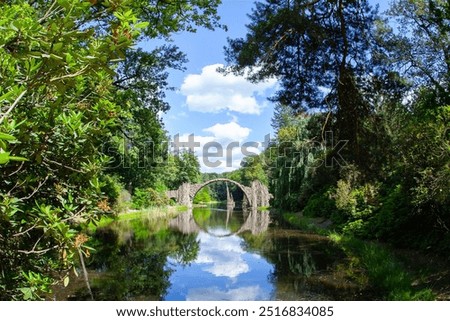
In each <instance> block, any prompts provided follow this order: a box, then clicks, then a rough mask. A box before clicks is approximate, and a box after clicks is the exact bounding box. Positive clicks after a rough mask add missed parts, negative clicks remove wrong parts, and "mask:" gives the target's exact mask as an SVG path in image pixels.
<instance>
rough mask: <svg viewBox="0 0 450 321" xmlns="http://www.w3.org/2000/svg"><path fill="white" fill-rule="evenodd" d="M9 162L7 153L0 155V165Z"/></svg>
mask: <svg viewBox="0 0 450 321" xmlns="http://www.w3.org/2000/svg"><path fill="white" fill-rule="evenodd" d="M7 162H9V152H3V153H0V165H3V164H6V163H7Z"/></svg>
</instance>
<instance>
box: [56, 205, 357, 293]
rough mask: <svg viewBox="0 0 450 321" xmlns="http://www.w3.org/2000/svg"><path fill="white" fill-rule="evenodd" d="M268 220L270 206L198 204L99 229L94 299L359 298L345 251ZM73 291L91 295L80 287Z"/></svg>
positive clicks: (93, 273) (93, 262)
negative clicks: (165, 218)
mask: <svg viewBox="0 0 450 321" xmlns="http://www.w3.org/2000/svg"><path fill="white" fill-rule="evenodd" d="M270 219H271V216H270V215H269V213H268V212H267V211H256V210H249V211H236V210H231V211H230V210H227V209H218V208H194V210H190V211H186V212H184V213H180V215H178V216H177V217H176V218H174V219H172V220H169V221H163V220H152V219H150V218H147V219H144V220H133V221H128V222H115V223H113V224H111V225H110V226H108V227H106V228H103V229H99V230H98V231H97V233H96V236H95V244H91V245H92V246H93V247H95V248H96V249H98V250H97V252H96V253H95V254H94V256H93V258H92V259H91V261H90V262H89V278H90V280H91V286H92V290H93V294H94V298H95V299H96V300H330V299H332V300H336V299H337V300H342V299H355V298H357V293H359V290H360V289H359V288H357V287H356V286H354V285H353V284H352V283H351V281H349V280H348V278H347V276H346V272H345V271H344V272H343V271H342V269H341V268H340V267H342V266H344V265H345V264H344V263H345V260H344V255H343V253H342V252H340V251H339V250H337V249H336V248H334V247H333V246H332V245H331V244H330V243H329V242H328V241H327V240H326V238H324V237H321V236H317V235H310V234H305V233H302V232H301V231H297V230H291V229H288V228H284V227H281V226H280V225H279V224H278V222H277V221H276V218H275V219H274V220H275V222H274V223H275V224H271V223H270ZM272 219H273V218H272ZM343 262H344V263H343ZM71 283H72V285H71V286H74V285H73V284H75V285H76V284H77V283H76V282H71ZM64 291H67V290H64ZM64 291H63V292H61V294H60V295H66V293H65V292H64ZM70 297H71V298H72V299H77V300H82V299H89V297H88V296H87V293H86V291H85V290H84V289H83V288H82V287H81V286H80V287H78V288H77V289H76V291H73V292H72V293H71V294H70ZM59 299H61V298H59Z"/></svg>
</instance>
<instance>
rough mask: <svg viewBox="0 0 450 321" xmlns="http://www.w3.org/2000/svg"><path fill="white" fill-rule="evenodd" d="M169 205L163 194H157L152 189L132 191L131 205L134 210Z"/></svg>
mask: <svg viewBox="0 0 450 321" xmlns="http://www.w3.org/2000/svg"><path fill="white" fill-rule="evenodd" d="M169 203H170V200H169V198H168V197H167V196H166V195H165V193H159V192H157V191H156V190H155V189H153V188H145V189H143V188H137V189H136V190H135V191H134V195H133V198H132V205H133V208H134V209H143V208H148V207H151V206H164V205H168V204H169Z"/></svg>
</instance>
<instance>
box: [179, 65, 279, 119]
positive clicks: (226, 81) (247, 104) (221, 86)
mask: <svg viewBox="0 0 450 321" xmlns="http://www.w3.org/2000/svg"><path fill="white" fill-rule="evenodd" d="M223 67H224V66H223V65H222V64H214V65H208V66H205V67H203V69H202V72H201V74H190V75H188V76H187V77H186V78H185V79H184V82H183V84H182V85H181V93H182V94H183V95H185V96H186V105H187V107H188V108H189V110H191V111H198V112H204V113H218V112H221V111H234V112H239V113H242V114H256V115H259V114H260V113H261V110H262V109H263V108H264V106H265V105H266V104H265V103H264V102H261V101H264V100H265V94H266V91H267V90H269V89H273V88H275V86H276V83H277V82H276V79H274V78H273V79H269V80H268V81H265V82H260V83H257V84H254V83H251V82H249V81H248V80H246V79H245V76H237V75H234V74H228V75H224V74H221V73H219V72H218V71H217V69H218V68H223Z"/></svg>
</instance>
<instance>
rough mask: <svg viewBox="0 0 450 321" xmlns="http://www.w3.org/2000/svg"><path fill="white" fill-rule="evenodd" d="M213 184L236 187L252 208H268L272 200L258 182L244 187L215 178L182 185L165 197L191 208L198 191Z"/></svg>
mask: <svg viewBox="0 0 450 321" xmlns="http://www.w3.org/2000/svg"><path fill="white" fill-rule="evenodd" d="M215 182H227V183H232V184H234V185H236V186H238V187H239V188H240V189H241V190H242V192H243V193H244V197H245V199H246V200H247V204H248V205H249V206H250V207H252V208H257V207H260V206H269V201H270V199H271V198H272V195H271V194H270V193H269V190H268V189H267V187H266V186H265V185H264V184H262V183H261V182H260V181H253V182H252V183H251V186H245V185H242V184H241V183H239V182H236V181H233V180H231V179H228V178H215V179H212V180H209V181H207V182H204V183H199V184H191V183H183V184H182V185H181V186H180V187H179V188H178V189H177V190H173V191H167V192H166V195H167V197H169V198H174V199H175V200H176V202H177V203H178V204H180V205H186V206H188V207H192V201H193V200H194V197H195V195H196V194H197V193H198V191H199V190H201V189H202V188H203V187H205V186H207V185H209V184H212V183H215Z"/></svg>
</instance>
